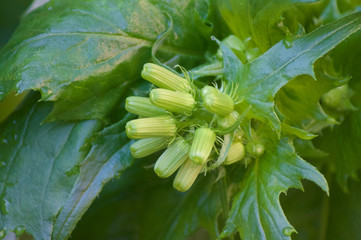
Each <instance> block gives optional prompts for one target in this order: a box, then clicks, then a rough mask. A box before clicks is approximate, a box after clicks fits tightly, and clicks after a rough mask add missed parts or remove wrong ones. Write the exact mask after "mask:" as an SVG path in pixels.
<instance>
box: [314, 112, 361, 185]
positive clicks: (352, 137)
mask: <svg viewBox="0 0 361 240" xmlns="http://www.w3.org/2000/svg"><path fill="white" fill-rule="evenodd" d="M360 126H361V110H358V111H356V112H352V113H350V114H349V115H348V116H346V118H345V120H344V121H343V122H342V124H341V125H339V126H335V127H333V128H328V129H326V130H325V131H324V132H323V134H322V137H321V138H319V139H316V141H315V144H316V146H317V147H319V148H320V149H321V150H323V151H324V152H327V153H329V155H328V156H327V157H326V158H325V160H326V162H327V163H329V164H330V165H331V166H332V169H333V170H334V171H335V172H336V179H337V181H338V183H339V184H340V186H341V187H342V189H343V190H344V191H347V182H348V179H349V178H350V177H351V178H354V179H357V178H358V171H359V170H360V169H361V162H360V158H361V152H360V149H361V127H360Z"/></svg>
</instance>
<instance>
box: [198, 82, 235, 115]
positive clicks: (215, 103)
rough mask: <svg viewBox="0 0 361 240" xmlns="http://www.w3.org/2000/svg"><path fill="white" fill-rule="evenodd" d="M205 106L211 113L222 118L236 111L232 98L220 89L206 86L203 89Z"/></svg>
mask: <svg viewBox="0 0 361 240" xmlns="http://www.w3.org/2000/svg"><path fill="white" fill-rule="evenodd" d="M202 99H203V106H204V107H205V108H206V109H207V110H208V111H210V112H212V113H215V114H218V115H220V116H227V115H228V114H230V113H231V112H233V110H234V103H233V100H232V98H231V97H230V96H228V95H227V94H224V93H221V92H220V91H219V90H218V89H216V88H214V87H211V86H206V87H204V88H203V89H202Z"/></svg>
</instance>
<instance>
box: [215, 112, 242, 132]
mask: <svg viewBox="0 0 361 240" xmlns="http://www.w3.org/2000/svg"><path fill="white" fill-rule="evenodd" d="M238 118H239V113H238V112H237V111H233V112H231V113H230V114H228V115H227V116H225V117H223V118H218V120H217V123H218V126H219V127H220V128H223V129H226V128H229V127H232V126H233V124H235V123H236V122H237V120H238Z"/></svg>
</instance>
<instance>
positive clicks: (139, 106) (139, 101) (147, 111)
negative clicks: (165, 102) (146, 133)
mask: <svg viewBox="0 0 361 240" xmlns="http://www.w3.org/2000/svg"><path fill="white" fill-rule="evenodd" d="M125 109H126V110H127V111H128V112H130V113H134V114H136V115H139V116H141V117H155V116H159V115H164V114H167V111H166V110H164V109H162V108H159V107H157V106H154V105H153V104H152V103H151V102H150V100H149V98H146V97H127V99H126V101H125Z"/></svg>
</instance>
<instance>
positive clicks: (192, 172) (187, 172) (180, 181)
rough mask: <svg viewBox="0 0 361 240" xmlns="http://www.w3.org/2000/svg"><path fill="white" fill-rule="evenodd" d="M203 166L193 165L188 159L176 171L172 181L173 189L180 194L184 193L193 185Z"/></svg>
mask: <svg viewBox="0 0 361 240" xmlns="http://www.w3.org/2000/svg"><path fill="white" fill-rule="evenodd" d="M202 169H203V165H195V164H194V163H193V161H192V160H190V159H188V160H187V161H186V162H185V163H184V164H183V165H182V166H181V168H180V169H179V170H178V172H177V175H176V177H175V178H174V181H173V187H174V188H175V189H177V190H178V191H180V192H185V191H187V190H188V189H190V187H191V186H192V185H193V183H194V181H195V180H196V178H197V176H198V175H199V173H200V172H201V171H202Z"/></svg>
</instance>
